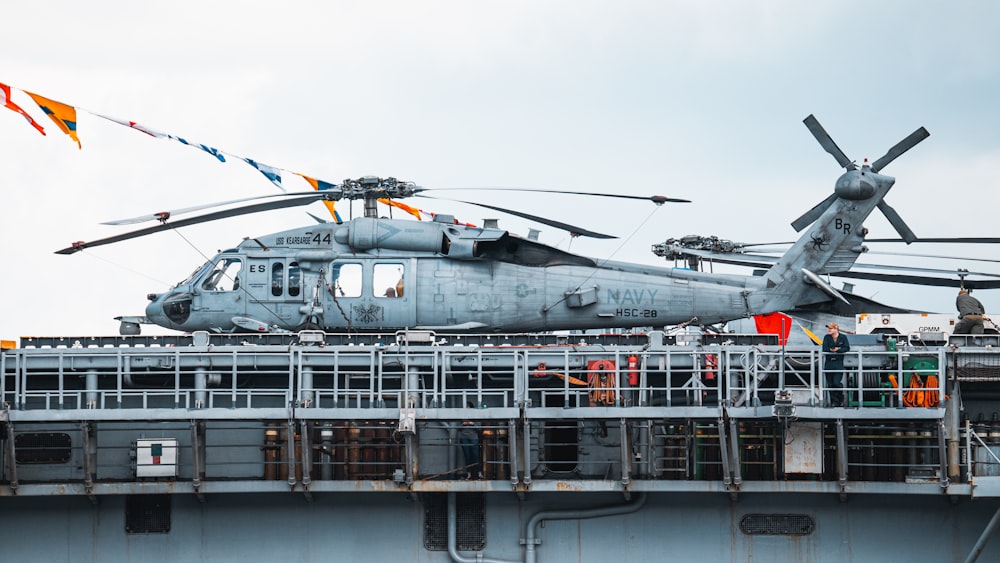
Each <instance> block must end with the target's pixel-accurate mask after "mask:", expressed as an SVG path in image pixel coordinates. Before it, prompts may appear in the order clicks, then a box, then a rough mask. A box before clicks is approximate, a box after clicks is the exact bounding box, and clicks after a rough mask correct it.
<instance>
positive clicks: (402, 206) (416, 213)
mask: <svg viewBox="0 0 1000 563" xmlns="http://www.w3.org/2000/svg"><path fill="white" fill-rule="evenodd" d="M378 201H379V203H384V204H386V205H388V206H389V207H397V208H399V209H402V210H403V211H405V212H407V213H409V214H410V215H413V216H414V217H416V218H417V221H423V219H422V218H421V217H420V210H419V209H417V208H416V207H411V206H409V205H406V204H405V203H399V202H398V201H393V200H391V199H388V198H384V197H380V198H378Z"/></svg>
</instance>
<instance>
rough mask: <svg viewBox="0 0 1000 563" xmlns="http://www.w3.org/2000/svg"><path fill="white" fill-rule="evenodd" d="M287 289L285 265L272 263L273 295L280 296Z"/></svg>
mask: <svg viewBox="0 0 1000 563" xmlns="http://www.w3.org/2000/svg"><path fill="white" fill-rule="evenodd" d="M283 291H285V265H284V264H282V263H281V262H275V263H274V264H272V265H271V295H273V296H275V297H278V296H280V295H281V293H282V292H283Z"/></svg>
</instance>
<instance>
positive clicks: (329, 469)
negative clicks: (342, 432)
mask: <svg viewBox="0 0 1000 563" xmlns="http://www.w3.org/2000/svg"><path fill="white" fill-rule="evenodd" d="M319 435H320V438H321V439H322V442H321V443H322V446H323V449H322V450H321V452H322V453H321V454H320V460H321V461H320V466H319V467H320V479H322V480H324V481H329V480H330V479H333V429H332V428H330V427H324V428H323V429H322V430H320V433H319Z"/></svg>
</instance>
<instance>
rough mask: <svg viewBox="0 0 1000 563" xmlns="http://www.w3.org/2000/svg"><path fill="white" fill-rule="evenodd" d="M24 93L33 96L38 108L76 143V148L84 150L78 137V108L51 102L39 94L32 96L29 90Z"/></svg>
mask: <svg viewBox="0 0 1000 563" xmlns="http://www.w3.org/2000/svg"><path fill="white" fill-rule="evenodd" d="M24 93H25V94H27V95H29V96H31V99H32V100H35V103H36V104H38V107H40V108H42V111H44V112H45V115H47V116H49V118H50V119H51V120H52V121H53V122H54V123H55V124H56V127H58V128H59V129H60V130H62V132H63V133H66V134H67V135H69V137H70V139H73V140H74V141H76V146H78V147H80V148H81V149H82V148H83V145H81V144H80V138H79V137H77V136H76V108H75V107H73V106H68V105H66V104H64V103H62V102H57V101H55V100H50V99H48V98H46V97H44V96H39V95H38V94H32V93H31V92H28V91H27V90H24Z"/></svg>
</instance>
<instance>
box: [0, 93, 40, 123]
mask: <svg viewBox="0 0 1000 563" xmlns="http://www.w3.org/2000/svg"><path fill="white" fill-rule="evenodd" d="M0 103H2V104H3V106H4V107H5V108H7V109H9V110H11V111H16V112H17V113H19V114H21V116H22V117H24V118H25V119H27V120H28V123H30V124H31V126H32V127H34V128H35V129H38V132H39V133H41V134H42V135H44V134H45V129H43V128H42V126H41V125H39V124H38V122H37V121H35V120H34V119H33V118H32V117H31V116H30V115H28V112H26V111H24V110H23V109H21V106H19V105H17V104H15V103H14V102H13V101H12V100H11V99H10V86H7V85H6V84H4V83H2V82H0Z"/></svg>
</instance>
